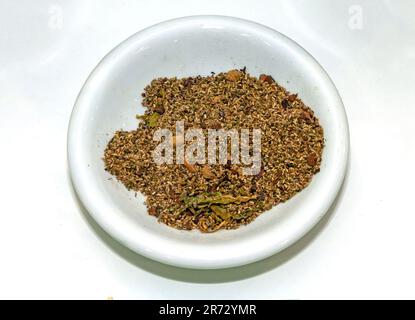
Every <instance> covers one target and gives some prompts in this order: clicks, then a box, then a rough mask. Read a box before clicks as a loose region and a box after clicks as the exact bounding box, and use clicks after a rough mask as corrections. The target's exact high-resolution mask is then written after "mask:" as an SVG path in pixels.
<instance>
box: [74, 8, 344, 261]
mask: <svg viewBox="0 0 415 320" xmlns="http://www.w3.org/2000/svg"><path fill="white" fill-rule="evenodd" d="M212 21H214V22H218V23H221V22H222V23H231V24H239V25H243V26H244V27H247V26H249V27H250V28H252V29H255V30H256V32H260V33H267V34H268V35H270V36H274V37H278V38H279V40H280V41H284V42H285V43H286V44H288V45H289V46H290V47H291V49H292V48H294V49H295V50H296V51H297V52H299V53H301V54H302V55H303V56H304V58H306V59H307V62H308V63H309V64H311V65H313V67H314V68H315V69H316V70H318V71H319V76H320V77H321V80H322V81H323V82H322V83H324V86H325V87H326V88H327V89H328V90H326V95H330V97H331V99H333V101H336V104H335V105H334V106H332V107H333V109H335V114H336V115H335V116H336V117H338V119H339V123H340V128H339V129H338V130H340V134H341V138H342V139H341V140H342V141H343V145H342V146H340V147H341V150H340V153H341V155H340V161H339V162H338V163H337V164H336V165H337V171H336V176H335V177H333V179H332V185H331V187H332V188H331V192H330V194H329V195H328V198H327V200H326V201H324V203H322V204H321V205H320V208H319V210H318V212H316V213H315V215H314V216H313V219H312V221H308V223H307V224H304V225H302V226H301V227H299V228H297V229H296V230H295V232H293V234H292V236H291V238H290V239H287V241H285V242H284V243H278V244H275V245H273V244H272V243H271V244H269V245H267V246H266V247H264V248H261V250H257V251H255V253H252V252H245V251H243V250H242V251H241V253H240V254H239V255H233V256H231V257H229V258H227V257H220V258H218V259H215V260H212V259H210V260H209V259H204V258H202V257H195V256H193V257H183V256H180V255H172V254H169V253H167V252H166V251H165V250H164V251H163V250H162V249H160V248H159V246H157V247H156V248H155V247H153V246H152V245H151V244H149V243H151V241H147V242H140V241H137V240H136V239H135V238H134V236H132V234H134V230H133V228H132V227H131V226H129V225H128V224H127V221H117V223H116V224H114V221H111V223H110V221H109V219H107V218H106V217H105V216H104V215H101V214H100V208H102V205H97V204H96V203H94V202H92V201H91V200H90V199H91V198H93V197H92V196H91V195H90V196H88V193H92V192H93V190H89V189H88V186H89V183H88V180H86V179H85V175H84V174H83V173H82V169H81V168H82V166H81V159H80V158H79V157H78V156H76V154H77V152H74V151H75V150H76V148H77V143H78V141H79V140H78V139H79V136H78V135H79V130H80V127H79V123H80V119H81V118H82V116H83V115H82V108H85V105H88V101H89V99H90V98H91V97H90V96H89V91H90V89H91V86H92V85H93V80H94V78H95V77H96V75H97V74H98V73H99V72H100V70H101V69H103V68H105V64H107V63H108V62H110V61H111V59H113V58H115V57H116V56H118V55H119V54H121V53H122V51H123V50H124V49H126V48H128V47H129V45H130V44H132V43H134V41H137V40H138V39H140V38H141V37H143V36H147V35H148V34H151V32H155V31H157V32H162V31H163V30H166V29H168V28H169V27H171V26H174V25H176V24H187V23H195V22H199V23H205V22H212ZM348 155H349V126H348V121H347V116H346V112H345V108H344V105H343V102H342V100H341V97H340V95H339V93H338V90H337V88H336V86H335V85H334V83H333V81H332V80H331V79H330V77H329V75H328V74H327V72H326V71H325V70H324V69H323V67H322V66H321V65H320V64H319V63H318V62H317V61H316V59H315V58H314V57H313V56H312V55H311V54H310V53H309V52H308V51H306V50H305V49H304V48H303V47H302V46H300V45H299V44H298V43H297V42H295V41H294V40H292V39H290V38H288V37H287V36H285V35H284V34H282V33H280V32H278V31H276V30H274V29H272V28H269V27H267V26H264V25H262V24H259V23H257V22H253V21H250V20H245V19H241V18H235V17H229V16H220V15H196V16H186V17H181V18H175V19H171V20H167V21H163V22H160V23H157V24H154V25H152V26H150V27H147V28H145V29H142V30H140V31H138V32H136V33H134V34H133V35H132V36H130V37H128V38H127V39H126V40H124V41H123V42H121V43H120V44H118V45H117V46H116V47H114V48H113V49H112V50H111V51H110V52H109V53H108V54H107V55H105V56H104V58H102V59H101V61H100V62H99V63H98V64H97V66H96V67H95V68H94V69H93V70H92V72H91V73H90V75H89V76H88V78H87V79H86V81H85V83H84V85H83V86H82V88H81V90H80V92H79V94H78V96H77V98H76V101H75V104H74V107H73V110H72V113H71V116H70V121H69V126H68V134H67V160H68V167H69V172H70V179H71V182H72V185H73V187H74V189H75V192H76V194H77V196H78V197H79V199H80V201H81V202H82V204H83V205H84V206H85V208H86V210H87V211H88V212H89V214H90V215H91V217H92V218H93V219H94V220H95V221H96V222H97V223H98V224H99V225H100V226H101V227H102V229H103V230H104V231H105V232H107V233H108V234H109V235H110V236H111V237H112V238H114V239H115V240H117V241H118V242H120V243H121V244H123V245H125V246H126V247H128V248H130V249H131V250H133V251H135V252H137V253H138V254H140V255H143V256H145V257H147V258H150V259H153V260H156V261H158V262H162V263H166V264H169V265H174V266H179V267H186V268H194V269H220V268H229V267H235V266H240V265H245V264H248V263H252V262H255V261H259V260H262V259H264V258H267V257H269V256H271V255H273V254H275V253H277V252H279V251H281V250H283V249H285V248H287V247H288V246H290V245H292V244H293V243H295V242H296V241H298V240H299V239H301V238H302V237H303V236H304V235H305V234H307V233H308V232H309V231H310V230H311V229H312V228H313V227H314V226H315V225H316V224H317V223H318V222H319V221H320V220H321V218H322V217H323V216H324V215H325V214H326V212H327V211H328V209H329V208H330V206H331V205H332V203H333V201H334V200H335V199H336V196H337V194H338V192H339V190H340V187H341V185H342V183H343V180H344V177H345V174H346V171H347V163H348ZM95 196H97V193H96V192H95ZM101 199H102V197H101ZM316 211H317V210H316ZM153 240H156V239H155V238H154V239H153Z"/></svg>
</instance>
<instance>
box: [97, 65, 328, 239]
mask: <svg viewBox="0 0 415 320" xmlns="http://www.w3.org/2000/svg"><path fill="white" fill-rule="evenodd" d="M142 98H143V106H144V107H146V108H147V110H146V112H145V113H144V114H143V115H139V116H137V118H138V119H139V120H140V121H139V124H138V127H137V129H136V130H133V131H122V130H120V131H117V132H116V133H115V134H114V136H113V137H112V139H111V140H110V141H109V143H108V145H107V147H106V149H105V153H104V162H105V169H106V170H107V171H108V172H109V173H110V174H112V175H114V176H115V177H116V178H117V179H118V180H119V181H120V182H121V183H123V184H124V185H125V187H126V188H127V189H130V190H134V191H136V192H141V193H142V194H144V195H145V196H146V205H147V208H148V213H149V214H150V215H152V216H154V217H156V218H157V219H158V221H159V222H162V223H165V224H167V225H168V226H171V227H174V228H178V229H184V230H192V229H198V230H200V231H202V232H214V231H217V230H220V229H235V228H238V227H239V226H241V225H246V224H248V223H250V222H252V221H253V220H254V219H255V218H256V217H258V216H259V215H260V214H262V213H263V212H265V211H267V210H269V209H270V208H272V207H273V206H275V205H278V204H279V203H282V202H285V201H287V200H289V199H290V198H292V197H293V196H294V195H295V194H297V193H298V192H300V191H301V190H303V189H304V188H305V187H307V185H308V184H309V183H310V181H311V180H312V178H313V176H314V174H316V173H317V172H319V170H320V164H321V161H322V151H323V148H324V132H323V128H322V127H321V125H320V124H319V120H318V119H317V118H316V117H315V115H314V113H313V111H312V110H311V109H310V107H308V106H306V105H305V104H304V103H303V102H302V101H301V99H300V98H299V97H298V96H297V94H292V93H290V92H288V91H287V90H286V89H285V88H283V87H282V86H281V85H280V84H278V83H277V82H276V81H275V80H274V79H273V78H272V77H271V76H269V75H265V74H262V75H260V76H259V77H258V78H257V77H254V76H251V75H250V74H249V73H248V72H247V71H246V69H245V68H243V69H241V70H230V71H228V72H221V73H218V74H214V73H212V75H210V76H197V77H187V78H180V79H178V78H158V79H154V80H153V81H152V82H151V83H150V84H149V85H148V86H147V87H146V88H145V89H144V93H143V94H142Z"/></svg>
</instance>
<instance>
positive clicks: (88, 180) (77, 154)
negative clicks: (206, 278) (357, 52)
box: [68, 16, 349, 269]
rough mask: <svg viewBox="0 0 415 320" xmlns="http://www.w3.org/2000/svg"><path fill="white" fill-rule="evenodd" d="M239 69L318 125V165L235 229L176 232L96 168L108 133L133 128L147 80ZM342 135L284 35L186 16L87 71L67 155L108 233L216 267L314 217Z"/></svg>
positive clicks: (149, 251)
mask: <svg viewBox="0 0 415 320" xmlns="http://www.w3.org/2000/svg"><path fill="white" fill-rule="evenodd" d="M244 66H246V67H247V70H248V72H250V73H251V74H253V75H256V76H258V75H259V74H261V73H266V74H271V75H272V76H273V77H274V79H275V80H276V81H277V82H279V83H280V84H281V85H283V86H285V87H286V88H287V89H289V90H290V91H291V92H295V93H298V94H299V97H300V98H301V99H303V101H304V102H305V103H306V104H308V105H309V106H310V107H311V108H312V109H313V110H314V111H315V113H316V115H317V117H318V118H319V119H320V121H321V124H322V126H323V128H324V130H325V139H326V146H325V149H324V153H323V162H322V166H321V171H320V173H318V174H317V175H316V176H315V177H314V178H313V181H312V183H311V184H310V186H309V187H307V188H306V189H305V190H303V191H302V192H301V193H299V194H298V195H296V196H295V197H294V198H292V199H291V200H289V201H288V202H286V203H284V204H281V205H278V206H276V207H274V208H272V209H271V210H270V211H268V212H266V213H264V214H262V215H261V216H260V217H259V218H257V219H256V220H255V221H254V222H253V223H251V224H249V225H248V226H246V227H241V228H239V229H237V230H231V231H228V230H223V231H219V232H216V233H213V234H202V233H199V232H197V231H192V232H189V231H179V230H175V229H172V228H169V227H167V226H165V225H164V224H160V223H157V221H156V219H155V218H154V217H152V216H149V215H148V214H147V213H146V208H145V205H144V204H143V201H144V198H143V197H142V196H141V195H139V196H138V197H134V193H133V192H128V191H127V190H126V188H125V187H124V186H123V185H122V184H121V183H119V182H117V180H116V179H111V180H109V178H110V175H109V174H108V173H106V172H105V171H104V165H103V161H102V156H103V150H104V148H105V146H106V144H107V142H108V141H109V139H110V138H111V136H112V134H113V133H114V132H115V131H116V130H119V129H124V130H131V129H134V128H135V127H136V125H137V122H136V119H135V115H136V114H137V113H140V112H142V111H143V109H142V107H141V105H140V93H141V92H142V90H143V88H144V86H146V85H147V84H148V83H149V82H150V81H151V80H152V79H153V78H157V77H161V76H167V77H170V76H177V77H184V76H195V75H198V74H201V75H208V74H210V72H211V71H214V72H220V71H225V70H229V69H233V68H242V67H244ZM348 144H349V134H348V125H347V119H346V115H345V111H344V108H343V104H342V101H341V99H340V97H339V95H338V93H337V90H336V88H335V86H334V85H333V83H332V81H331V80H330V79H329V77H328V76H327V74H326V72H325V71H324V70H323V69H322V67H321V66H320V65H319V64H318V63H317V62H316V61H315V60H314V59H313V57H312V56H311V55H309V54H308V53H307V52H306V51H305V50H304V49H303V48H301V47H300V46H299V45H298V44H296V43H295V42H294V41H292V40H290V39H289V38H287V37H285V36H284V35H282V34H280V33H278V32H277V31H274V30H272V29H270V28H267V27H265V26H262V25H260V24H257V23H253V22H249V21H246V20H241V19H236V18H230V17H222V16H195V17H188V18H181V19H175V20H171V21H167V22H163V23H160V24H157V25H155V26H152V27H150V28H147V29H145V30H143V31H140V32H138V33H136V34H135V35H133V36H132V37H130V38H129V39H127V40H126V41H124V42H123V43H121V44H120V45H119V46H117V47H116V48H115V49H113V50H112V51H111V52H110V53H109V54H108V55H107V56H106V57H105V58H104V59H103V60H102V61H101V62H100V63H99V64H98V66H97V67H96V68H95V70H94V71H93V72H92V73H91V75H90V77H89V78H88V80H87V81H86V83H85V85H84V87H83V88H82V91H81V93H80V94H79V97H78V99H77V101H76V104H75V107H74V110H73V113H72V117H71V121H70V127H69V132H68V159H69V167H70V172H71V177H72V181H73V184H74V186H75V188H76V191H77V194H78V196H79V198H80V199H81V201H82V202H83V204H84V205H85V207H86V208H87V210H88V211H89V213H90V214H91V215H92V216H93V218H94V219H95V220H96V221H97V222H98V223H99V224H100V225H101V226H102V227H103V228H104V229H105V230H106V231H107V232H108V233H109V234H110V235H112V236H113V237H114V238H115V239H117V240H118V241H120V242H121V243H123V244H124V245H126V246H127V247H129V248H131V249H132V250H134V251H136V252H138V253H140V254H142V255H144V256H147V257H150V258H152V259H155V260H158V261H161V262H164V263H167V264H172V265H176V266H182V267H191V268H203V269H207V268H224V267H231V266H237V265H242V264H247V263H250V262H254V261H257V260H259V259H263V258H265V257H267V256H270V255H272V254H273V253H276V252H278V251H280V250H282V249H283V248H285V247H287V246H289V245H290V244H292V243H293V242H295V241H296V240H298V239H299V238H301V237H302V236H303V235H304V234H305V233H306V232H307V231H309V230H310V228H312V227H313V226H314V225H315V224H316V223H317V222H318V221H319V220H320V218H321V217H322V216H323V215H324V213H325V212H326V211H327V209H328V208H329V207H330V205H331V203H332V202H333V200H334V199H335V197H336V194H337V192H338V190H339V187H340V185H341V183H342V181H343V177H344V174H345V170H346V164H347V156H348Z"/></svg>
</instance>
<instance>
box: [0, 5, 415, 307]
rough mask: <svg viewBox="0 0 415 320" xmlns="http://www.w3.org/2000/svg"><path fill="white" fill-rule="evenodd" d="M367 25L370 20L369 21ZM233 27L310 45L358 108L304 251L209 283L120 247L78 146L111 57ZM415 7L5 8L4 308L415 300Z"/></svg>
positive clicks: (1, 101) (1, 138)
mask: <svg viewBox="0 0 415 320" xmlns="http://www.w3.org/2000/svg"><path fill="white" fill-rule="evenodd" d="M360 13H361V18H362V19H361V21H360V20H359V18H360ZM194 14H222V15H231V16H236V17H242V18H246V19H250V20H254V21H256V22H260V23H262V24H265V25H267V26H270V27H272V28H275V29H276V30H278V31H280V32H282V33H284V34H286V35H287V36H289V37H291V38H292V39H294V40H295V41H297V42H298V43H299V44H300V45H302V46H303V47H304V48H306V49H307V50H308V51H309V52H310V53H311V54H312V55H313V56H314V57H315V58H316V59H317V60H318V61H319V62H320V63H321V64H322V65H323V67H324V68H325V69H326V70H327V72H328V73H329V75H330V76H331V77H332V79H333V81H334V82H335V84H336V86H337V88H338V90H339V92H340V94H341V96H342V98H343V101H344V103H345V106H346V111H347V114H348V118H349V124H350V134H351V157H350V167H349V172H348V174H347V178H346V181H345V184H344V187H343V189H342V191H341V194H340V197H339V199H338V201H337V203H336V205H335V207H334V209H333V210H331V211H330V212H329V213H328V215H327V216H326V217H325V219H324V220H323V221H322V222H321V223H320V224H319V225H318V226H317V227H316V228H315V229H314V230H313V231H312V232H311V233H310V234H308V235H307V236H306V237H305V238H303V239H302V240H301V241H300V242H298V243H297V244H295V245H294V246H292V247H291V248H289V249H287V250H285V251H284V252H282V253H280V254H277V255H275V256H273V257H271V258H268V259H266V260H264V261H260V262H257V263H254V264H252V265H248V266H245V267H241V268H234V269H227V270H219V271H196V270H186V269H179V268H174V267H169V266H166V265H162V264H160V263H156V262H153V261H150V260H148V259H146V258H143V257H141V256H138V255H136V254H134V253H132V252H131V251H129V250H128V249H125V248H123V247H121V246H120V245H118V244H117V243H115V242H114V241H113V240H111V239H110V238H109V237H108V236H107V235H106V234H105V233H103V232H102V231H101V230H100V229H99V227H98V226H96V224H95V223H94V222H93V221H91V219H90V218H89V216H88V214H87V213H86V212H85V211H84V210H83V209H82V208H81V206H80V205H79V204H78V203H77V200H76V198H75V197H74V194H73V191H72V189H71V184H70V180H69V177H68V170H67V161H66V133H67V126H68V121H69V116H70V113H71V110H72V106H73V103H74V101H75V98H76V96H77V94H78V92H79V90H80V89H81V86H82V84H83V82H84V81H85V79H86V77H87V76H88V74H89V73H90V71H91V70H92V69H93V68H94V66H95V65H96V64H97V63H98V62H99V60H100V59H101V58H102V57H103V56H104V55H105V54H106V53H107V52H108V51H109V50H110V49H112V48H113V47H114V46H116V45H117V44H118V43H119V42H121V41H122V40H124V39H125V38H126V37H128V36H130V35H131V34H133V33H134V32H136V31H138V30H140V29H142V28H144V27H147V26H150V25H152V24H154V23H157V22H160V21H163V20H166V19H170V18H174V17H180V16H186V15H194ZM414 91H415V2H414V1H412V0H408V1H399V0H396V1H386V0H383V1H380V0H376V1H375V0H373V1H369V0H367V1H363V0H354V1H348V0H343V1H331V0H324V1H323V0H319V1H306V0H304V1H252V0H238V1H226V0H209V1H206V0H204V1H194V0H182V1H161V0H143V1H127V0H125V1H115V0H114V1H80V0H79V1H75V0H74V1H23V0H21V1H12V0H10V1H9V0H1V1H0V147H1V149H0V298H96V299H107V298H108V297H113V298H114V299H123V298H136V299H163V298H167V299H168V298H184V299H187V298H192V299H199V298H201V299H208V298H218V299H221V298H234V299H247V298H249V299H255V298H265V299H268V298H289V299H306V298H415V248H414V245H415V205H414V203H415V194H414V193H415V188H414V182H415V174H414V171H415V143H414V139H413V138H414V129H415V105H414V104H415V99H414V98H415V92H414Z"/></svg>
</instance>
